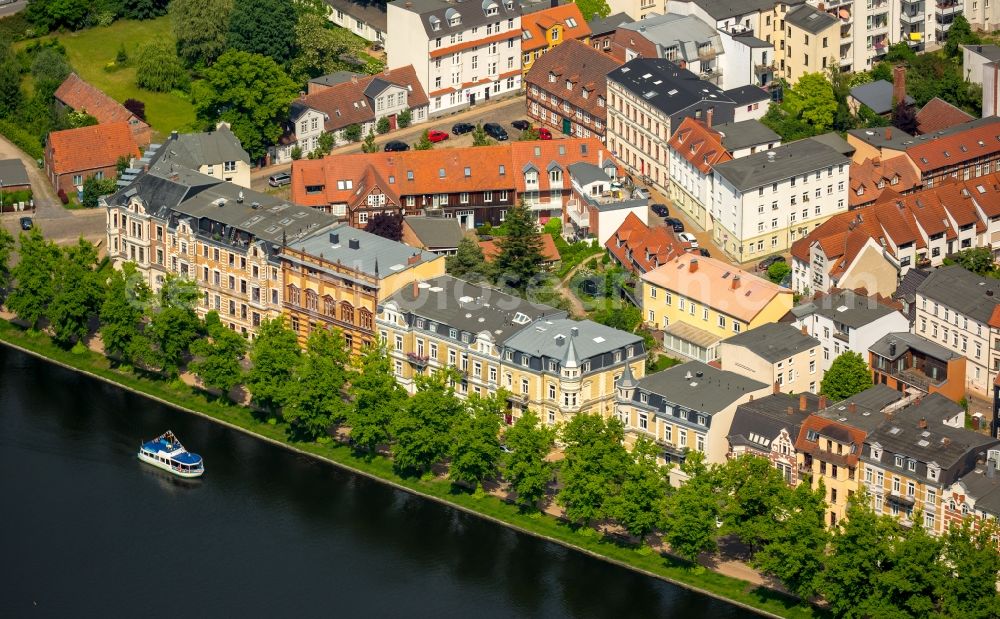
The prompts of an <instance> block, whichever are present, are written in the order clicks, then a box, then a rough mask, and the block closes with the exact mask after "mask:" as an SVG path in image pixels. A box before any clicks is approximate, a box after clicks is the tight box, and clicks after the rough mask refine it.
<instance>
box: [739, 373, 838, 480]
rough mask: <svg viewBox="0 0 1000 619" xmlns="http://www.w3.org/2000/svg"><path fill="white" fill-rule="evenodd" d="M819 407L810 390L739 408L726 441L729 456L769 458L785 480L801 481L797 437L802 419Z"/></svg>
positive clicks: (786, 394)
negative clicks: (796, 449)
mask: <svg viewBox="0 0 1000 619" xmlns="http://www.w3.org/2000/svg"><path fill="white" fill-rule="evenodd" d="M818 410H819V397H818V396H815V395H813V394H811V393H800V394H799V395H792V394H790V393H775V394H771V395H768V396H765V397H763V398H758V399H756V400H750V401H749V402H746V403H744V404H740V405H739V406H737V407H736V413H735V414H734V415H733V422H732V424H731V425H730V428H729V435H728V436H726V440H727V441H728V442H729V453H728V454H727V456H728V457H729V459H734V458H739V457H742V456H745V455H752V456H757V457H760V458H766V459H767V460H768V461H770V462H771V465H772V466H774V468H776V469H778V471H780V472H781V475H782V477H784V478H785V483H787V484H788V485H790V486H797V485H798V484H799V481H800V477H799V466H798V462H797V461H796V455H797V454H796V452H795V440H796V439H797V438H798V436H799V430H800V429H801V427H802V422H803V421H804V420H805V418H806V417H808V416H809V414H811V413H815V412H816V411H818Z"/></svg>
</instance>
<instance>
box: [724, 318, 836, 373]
mask: <svg viewBox="0 0 1000 619" xmlns="http://www.w3.org/2000/svg"><path fill="white" fill-rule="evenodd" d="M724 343H726V344H732V345H733V346H742V347H743V348H746V349H747V350H749V351H751V352H752V353H754V354H755V355H757V356H758V357H761V358H762V359H764V360H766V361H769V362H771V363H775V362H778V361H781V360H783V359H787V358H789V357H791V356H793V355H797V354H798V353H800V352H803V351H806V350H809V349H810V348H812V347H814V346H819V340H818V339H816V338H814V337H813V336H811V335H806V334H805V333H802V331H800V330H799V329H796V328H795V327H793V326H791V325H789V324H788V323H787V322H771V323H767V324H763V325H760V326H759V327H757V328H755V329H749V330H747V331H744V332H743V333H740V334H738V335H734V336H733V337H731V338H729V339H727V340H725V342H724Z"/></svg>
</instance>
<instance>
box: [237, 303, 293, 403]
mask: <svg viewBox="0 0 1000 619" xmlns="http://www.w3.org/2000/svg"><path fill="white" fill-rule="evenodd" d="M300 352H301V351H300V350H299V339H298V336H297V335H296V333H295V331H292V330H291V329H289V328H288V326H287V325H286V324H285V320H284V319H283V318H275V319H273V320H264V321H262V322H261V323H260V326H259V327H258V328H257V336H256V337H255V338H254V341H253V344H251V346H250V369H249V370H248V371H247V374H246V381H245V384H246V387H247V389H249V390H250V393H251V395H253V402H254V404H256V405H257V406H259V407H260V408H261V409H263V410H264V411H265V412H267V413H269V414H271V415H277V414H278V411H279V410H280V409H281V407H282V406H284V405H285V403H286V402H287V401H288V396H289V389H288V385H289V384H291V382H292V376H293V375H294V373H295V369H296V368H297V367H298V364H299V356H300Z"/></svg>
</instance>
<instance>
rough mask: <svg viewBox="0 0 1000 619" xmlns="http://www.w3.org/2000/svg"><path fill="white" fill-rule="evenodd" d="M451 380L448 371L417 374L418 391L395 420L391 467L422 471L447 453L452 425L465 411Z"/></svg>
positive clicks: (410, 472)
mask: <svg viewBox="0 0 1000 619" xmlns="http://www.w3.org/2000/svg"><path fill="white" fill-rule="evenodd" d="M450 382H451V377H450V376H449V375H448V374H447V373H446V372H439V373H437V374H435V375H434V376H431V377H426V376H418V377H417V393H416V394H415V395H414V396H413V397H412V398H410V399H409V400H407V401H406V403H405V404H403V406H402V408H401V409H400V411H399V413H398V414H397V415H396V417H395V418H394V419H393V420H392V427H391V429H392V433H393V435H394V436H395V438H396V442H395V444H394V445H393V447H392V468H393V470H394V471H396V473H397V474H399V475H404V476H407V475H418V476H419V475H423V474H424V473H426V472H427V471H429V470H431V467H432V466H434V465H435V464H436V463H438V462H440V461H441V460H443V459H444V457H445V456H446V455H448V451H449V448H450V444H449V438H450V436H451V427H452V425H453V424H454V423H455V422H456V420H457V419H459V417H460V416H461V415H464V414H465V411H464V410H463V406H462V403H461V401H459V399H458V397H457V396H455V390H454V389H453V388H452V387H451V385H450Z"/></svg>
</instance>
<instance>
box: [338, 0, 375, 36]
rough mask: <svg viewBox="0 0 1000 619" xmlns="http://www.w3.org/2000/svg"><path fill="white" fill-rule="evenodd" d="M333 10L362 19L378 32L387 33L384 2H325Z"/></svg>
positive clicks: (344, 0)
mask: <svg viewBox="0 0 1000 619" xmlns="http://www.w3.org/2000/svg"><path fill="white" fill-rule="evenodd" d="M323 1H324V2H326V3H327V4H328V5H330V6H331V7H332V8H334V9H336V10H338V11H343V12H344V13H346V14H347V15H350V16H351V17H354V18H357V19H360V20H361V21H362V22H364V23H366V24H368V25H370V26H372V27H373V28H375V29H376V30H381V31H382V32H387V30H386V23H387V22H388V19H387V18H386V11H385V3H383V2H354V1H353V0H323Z"/></svg>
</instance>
